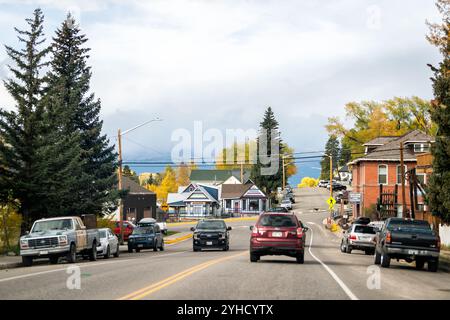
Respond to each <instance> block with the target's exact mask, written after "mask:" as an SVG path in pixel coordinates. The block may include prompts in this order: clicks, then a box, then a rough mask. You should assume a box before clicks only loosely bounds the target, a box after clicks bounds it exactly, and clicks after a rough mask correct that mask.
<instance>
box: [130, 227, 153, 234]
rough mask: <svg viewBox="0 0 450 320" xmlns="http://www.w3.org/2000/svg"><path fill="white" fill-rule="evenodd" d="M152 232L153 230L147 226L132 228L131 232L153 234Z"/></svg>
mask: <svg viewBox="0 0 450 320" xmlns="http://www.w3.org/2000/svg"><path fill="white" fill-rule="evenodd" d="M153 233H155V230H154V229H153V228H149V227H145V228H136V229H134V230H133V234H153Z"/></svg>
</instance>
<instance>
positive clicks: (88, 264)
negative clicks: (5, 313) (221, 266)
mask: <svg viewBox="0 0 450 320" xmlns="http://www.w3.org/2000/svg"><path fill="white" fill-rule="evenodd" d="M185 252H188V251H181V252H173V253H168V254H161V255H158V256H153V257H151V258H152V259H155V258H159V257H167V256H172V255H175V254H180V253H185ZM146 258H148V257H146ZM133 260H145V258H137V259H125V260H116V261H109V262H98V263H86V264H84V263H83V264H78V266H79V267H80V268H83V267H96V266H102V265H107V264H111V263H122V262H128V261H133ZM73 265H75V264H68V266H73ZM66 270H67V268H61V269H54V270H47V271H40V272H34V273H28V274H23V275H20V276H14V277H10V278H3V279H0V282H6V281H10V280H17V279H23V278H29V277H34V276H39V275H42V274H48V273H54V272H59V271H66Z"/></svg>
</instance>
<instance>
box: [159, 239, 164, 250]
mask: <svg viewBox="0 0 450 320" xmlns="http://www.w3.org/2000/svg"><path fill="white" fill-rule="evenodd" d="M159 251H164V240H162V241H161V246H160V247H159Z"/></svg>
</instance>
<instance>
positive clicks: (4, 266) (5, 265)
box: [0, 262, 22, 270]
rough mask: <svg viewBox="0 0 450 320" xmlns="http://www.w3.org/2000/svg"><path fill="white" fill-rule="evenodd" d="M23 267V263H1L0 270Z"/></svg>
mask: <svg viewBox="0 0 450 320" xmlns="http://www.w3.org/2000/svg"><path fill="white" fill-rule="evenodd" d="M19 267H22V262H9V263H0V270H6V269H13V268H19Z"/></svg>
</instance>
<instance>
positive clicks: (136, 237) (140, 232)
mask: <svg viewBox="0 0 450 320" xmlns="http://www.w3.org/2000/svg"><path fill="white" fill-rule="evenodd" d="M141 249H153V251H158V249H159V250H161V251H163V250H164V240H163V236H162V234H161V230H160V229H159V226H158V225H157V224H155V225H151V226H148V227H137V228H134V229H133V233H132V234H131V235H130V236H129V237H128V252H133V250H136V252H139V251H141Z"/></svg>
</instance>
